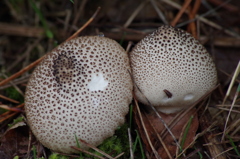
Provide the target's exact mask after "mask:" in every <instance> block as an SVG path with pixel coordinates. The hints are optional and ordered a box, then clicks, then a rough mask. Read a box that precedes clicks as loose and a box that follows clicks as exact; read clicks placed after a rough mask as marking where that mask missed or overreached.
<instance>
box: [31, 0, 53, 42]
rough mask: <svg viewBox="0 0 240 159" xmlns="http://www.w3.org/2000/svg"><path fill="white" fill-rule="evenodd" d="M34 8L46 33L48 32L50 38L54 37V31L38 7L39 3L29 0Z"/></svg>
mask: <svg viewBox="0 0 240 159" xmlns="http://www.w3.org/2000/svg"><path fill="white" fill-rule="evenodd" d="M29 2H30V4H31V6H32V8H33V10H34V11H35V13H36V14H37V15H38V17H39V19H40V21H41V23H42V25H43V28H44V30H45V33H46V36H47V37H48V38H49V39H52V38H53V32H52V31H51V30H50V29H49V27H48V25H47V22H46V19H45V18H44V16H43V14H42V12H41V10H40V9H39V8H38V7H37V5H36V4H35V3H34V2H33V0H29Z"/></svg>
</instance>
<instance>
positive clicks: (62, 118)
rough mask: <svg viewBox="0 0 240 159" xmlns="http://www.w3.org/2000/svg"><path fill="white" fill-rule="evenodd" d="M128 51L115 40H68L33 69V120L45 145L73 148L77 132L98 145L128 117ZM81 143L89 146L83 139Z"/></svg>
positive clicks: (29, 99)
mask: <svg viewBox="0 0 240 159" xmlns="http://www.w3.org/2000/svg"><path fill="white" fill-rule="evenodd" d="M128 69H130V66H129V60H128V56H127V54H126V53H125V51H124V49H123V48H122V47H121V46H120V45H119V44H118V43H117V42H116V41H114V40H111V39H108V38H105V37H98V36H85V37H80V38H76V39H73V40H70V41H68V42H65V43H63V44H61V45H60V46H58V47H57V48H55V49H54V50H53V51H52V52H51V53H49V54H48V55H47V56H46V58H45V59H44V60H43V61H42V62H41V63H40V64H39V65H38V66H37V68H36V69H35V70H34V72H33V74H32V76H31V78H30V80H29V82H28V86H27V89H26V94H25V110H26V116H27V119H28V123H29V126H30V128H31V130H32V131H33V133H34V135H35V136H36V137H37V139H38V140H39V141H40V142H41V143H42V144H43V145H44V146H46V147H48V148H50V149H52V150H54V151H56V152H63V153H75V152H76V151H75V150H74V149H72V148H70V146H76V140H75V135H76V137H77V138H78V139H83V140H85V141H86V142H88V143H90V144H92V145H95V146H97V145H99V144H100V143H101V142H102V141H103V140H104V139H106V138H108V137H110V136H112V135H113V134H114V131H115V129H116V128H117V127H118V126H120V125H121V124H123V123H124V119H125V115H126V114H127V113H128V105H129V104H130V102H131V100H132V81H131V78H130V75H129V72H128ZM80 146H81V148H83V149H87V148H86V146H85V145H84V144H83V143H80Z"/></svg>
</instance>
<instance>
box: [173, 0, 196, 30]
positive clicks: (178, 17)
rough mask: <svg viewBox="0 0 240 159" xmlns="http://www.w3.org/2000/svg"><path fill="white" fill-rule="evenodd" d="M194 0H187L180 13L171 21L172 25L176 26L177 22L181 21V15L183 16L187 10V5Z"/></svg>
mask: <svg viewBox="0 0 240 159" xmlns="http://www.w3.org/2000/svg"><path fill="white" fill-rule="evenodd" d="M191 1H192V0H185V2H184V4H183V6H182V8H181V10H180V11H179V12H178V14H177V15H176V17H175V18H174V20H173V21H172V22H171V26H176V24H177V22H178V21H179V19H180V17H181V16H182V14H183V13H184V12H185V10H186V9H187V7H188V6H189V4H190V3H191Z"/></svg>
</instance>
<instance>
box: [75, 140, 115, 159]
mask: <svg viewBox="0 0 240 159" xmlns="http://www.w3.org/2000/svg"><path fill="white" fill-rule="evenodd" d="M79 141H81V142H82V143H84V144H85V145H86V146H88V147H90V148H91V149H93V150H95V151H97V152H99V153H100V154H102V155H104V156H106V157H107V158H109V159H114V158H113V157H112V156H110V155H108V154H107V153H105V152H103V151H102V150H100V149H98V148H96V147H95V146H93V145H91V144H89V143H87V142H86V141H84V140H82V139H79Z"/></svg>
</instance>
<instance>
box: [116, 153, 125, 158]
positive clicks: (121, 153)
mask: <svg viewBox="0 0 240 159" xmlns="http://www.w3.org/2000/svg"><path fill="white" fill-rule="evenodd" d="M123 154H124V152H122V153H120V154H119V155H117V156H116V157H114V159H117V158H119V157H121V156H122V155H123Z"/></svg>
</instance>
